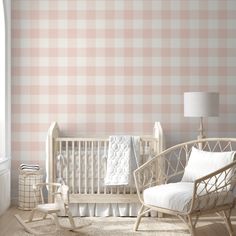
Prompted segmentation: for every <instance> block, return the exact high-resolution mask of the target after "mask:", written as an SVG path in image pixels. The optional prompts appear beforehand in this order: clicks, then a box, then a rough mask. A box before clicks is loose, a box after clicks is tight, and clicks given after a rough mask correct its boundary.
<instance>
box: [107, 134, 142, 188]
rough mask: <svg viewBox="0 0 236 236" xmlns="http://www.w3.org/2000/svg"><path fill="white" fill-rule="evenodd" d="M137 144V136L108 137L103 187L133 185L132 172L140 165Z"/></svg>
mask: <svg viewBox="0 0 236 236" xmlns="http://www.w3.org/2000/svg"><path fill="white" fill-rule="evenodd" d="M139 143H140V137H138V136H121V135H118V136H110V137H109V150H108V158H107V171H106V176H105V185H130V186H132V185H133V183H134V181H133V171H134V170H135V169H136V168H137V167H138V166H139V164H140V153H139Z"/></svg>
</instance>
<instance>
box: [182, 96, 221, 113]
mask: <svg viewBox="0 0 236 236" xmlns="http://www.w3.org/2000/svg"><path fill="white" fill-rule="evenodd" d="M218 114H219V93H216V92H187V93H184V116H186V117H209V116H218Z"/></svg>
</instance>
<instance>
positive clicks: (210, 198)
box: [189, 161, 236, 212]
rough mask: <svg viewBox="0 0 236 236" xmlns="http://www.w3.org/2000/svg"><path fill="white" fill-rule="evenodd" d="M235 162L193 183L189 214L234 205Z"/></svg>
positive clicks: (235, 184) (235, 185)
mask: <svg viewBox="0 0 236 236" xmlns="http://www.w3.org/2000/svg"><path fill="white" fill-rule="evenodd" d="M235 172H236V161H234V162H232V163H230V164H229V165H226V166H224V167H223V168H220V169H218V170H216V171H214V172H211V173H210V174H208V175H206V176H203V177H201V178H198V179H196V180H195V181H194V189H193V197H192V202H191V207H190V210H189V212H191V211H196V210H201V209H204V210H205V209H207V208H212V207H217V206H219V205H224V204H229V203H232V204H233V203H234V197H233V191H234V189H235V187H236V176H235Z"/></svg>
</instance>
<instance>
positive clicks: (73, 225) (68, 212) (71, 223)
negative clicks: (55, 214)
mask: <svg viewBox="0 0 236 236" xmlns="http://www.w3.org/2000/svg"><path fill="white" fill-rule="evenodd" d="M66 212H67V215H68V218H69V221H70V225H71V229H72V230H73V229H76V226H75V221H74V219H73V216H72V214H71V212H70V210H69V209H66Z"/></svg>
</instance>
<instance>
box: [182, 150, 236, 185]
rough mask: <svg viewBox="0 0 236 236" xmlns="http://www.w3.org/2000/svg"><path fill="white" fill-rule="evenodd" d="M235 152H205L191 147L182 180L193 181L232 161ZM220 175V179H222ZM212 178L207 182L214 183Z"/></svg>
mask: <svg viewBox="0 0 236 236" xmlns="http://www.w3.org/2000/svg"><path fill="white" fill-rule="evenodd" d="M234 155H235V152H233V151H232V152H207V151H202V150H199V149H197V148H195V147H192V151H191V154H190V157H189V161H188V163H187V166H186V167H185V170H184V175H183V178H182V182H193V181H195V180H196V179H198V178H201V177H203V176H205V175H208V174H210V173H211V172H214V171H216V170H218V169H220V168H222V167H224V166H226V165H228V164H230V163H231V162H233V161H234ZM223 178H224V176H223V175H222V176H221V178H220V179H223ZM214 183H215V181H214V179H212V180H210V181H209V184H214Z"/></svg>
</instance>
